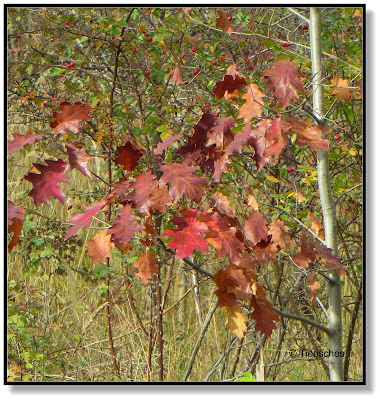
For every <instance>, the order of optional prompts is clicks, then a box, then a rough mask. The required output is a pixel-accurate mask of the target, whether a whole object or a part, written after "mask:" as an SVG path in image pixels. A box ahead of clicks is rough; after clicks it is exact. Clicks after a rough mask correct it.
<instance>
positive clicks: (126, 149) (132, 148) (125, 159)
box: [115, 141, 144, 171]
mask: <svg viewBox="0 0 380 400" xmlns="http://www.w3.org/2000/svg"><path fill="white" fill-rule="evenodd" d="M116 151H117V152H118V153H119V156H118V157H116V158H115V161H116V162H117V163H118V164H120V165H122V166H123V167H124V169H125V170H127V171H133V170H134V169H135V168H136V167H137V166H138V165H139V160H140V158H141V157H142V156H143V155H144V152H143V151H142V150H141V149H140V148H139V147H138V146H136V145H134V144H133V143H132V142H130V141H127V142H126V143H125V144H124V146H119V147H117V148H116Z"/></svg>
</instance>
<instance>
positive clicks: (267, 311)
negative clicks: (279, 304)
mask: <svg viewBox="0 0 380 400" xmlns="http://www.w3.org/2000/svg"><path fill="white" fill-rule="evenodd" d="M252 307H253V308H254V311H253V312H252V314H251V317H252V319H254V320H255V321H256V325H255V330H256V332H258V331H261V332H262V333H264V334H265V335H266V336H267V337H271V336H272V331H273V330H274V329H276V328H277V327H276V324H275V323H274V321H279V320H280V317H279V315H278V313H277V312H276V311H274V310H272V308H271V307H272V304H271V303H270V302H269V301H268V300H267V299H265V298H261V297H257V296H252Z"/></svg>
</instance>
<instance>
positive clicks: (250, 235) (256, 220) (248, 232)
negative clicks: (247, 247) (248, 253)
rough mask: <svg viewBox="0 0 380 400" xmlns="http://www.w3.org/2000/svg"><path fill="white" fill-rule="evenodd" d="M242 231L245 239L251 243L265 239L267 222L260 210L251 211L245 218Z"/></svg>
mask: <svg viewBox="0 0 380 400" xmlns="http://www.w3.org/2000/svg"><path fill="white" fill-rule="evenodd" d="M243 231H244V233H245V236H246V237H247V239H248V240H249V241H250V242H252V243H253V244H257V243H259V242H260V241H261V240H267V237H268V222H267V220H266V219H265V218H264V216H263V214H261V212H260V211H253V212H252V213H251V214H250V215H249V217H248V219H247V220H246V222H245V224H244V226H243Z"/></svg>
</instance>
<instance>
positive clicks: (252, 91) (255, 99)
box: [238, 83, 265, 122]
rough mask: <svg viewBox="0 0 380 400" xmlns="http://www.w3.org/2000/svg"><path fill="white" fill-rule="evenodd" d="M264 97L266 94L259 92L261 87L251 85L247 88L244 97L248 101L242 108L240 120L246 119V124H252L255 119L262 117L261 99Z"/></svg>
mask: <svg viewBox="0 0 380 400" xmlns="http://www.w3.org/2000/svg"><path fill="white" fill-rule="evenodd" d="M264 96H265V94H264V93H263V92H261V91H260V90H259V87H258V86H257V85H255V84H254V83H251V84H250V85H249V86H248V87H247V93H245V94H243V96H242V98H243V99H246V101H245V103H244V104H243V105H242V106H241V107H240V111H239V115H238V118H244V122H250V121H251V119H252V118H254V117H261V115H262V108H263V104H262V101H261V98H262V97H264Z"/></svg>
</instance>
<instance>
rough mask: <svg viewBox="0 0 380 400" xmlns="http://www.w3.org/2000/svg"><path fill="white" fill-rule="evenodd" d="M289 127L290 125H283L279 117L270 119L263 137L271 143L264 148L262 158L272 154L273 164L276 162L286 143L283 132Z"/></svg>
mask: <svg viewBox="0 0 380 400" xmlns="http://www.w3.org/2000/svg"><path fill="white" fill-rule="evenodd" d="M289 129H290V126H289V125H284V123H283V121H282V119H281V118H276V119H275V120H273V121H272V123H271V125H270V127H269V129H268V131H267V134H266V137H265V139H266V140H267V141H269V142H271V144H270V145H269V146H268V147H266V148H265V150H264V152H263V154H262V157H263V159H264V160H266V159H267V158H268V157H272V156H273V164H277V163H278V160H279V158H280V155H281V153H282V152H283V150H284V149H285V147H286V144H287V142H286V139H285V137H284V134H283V133H284V132H286V131H288V130H289Z"/></svg>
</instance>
